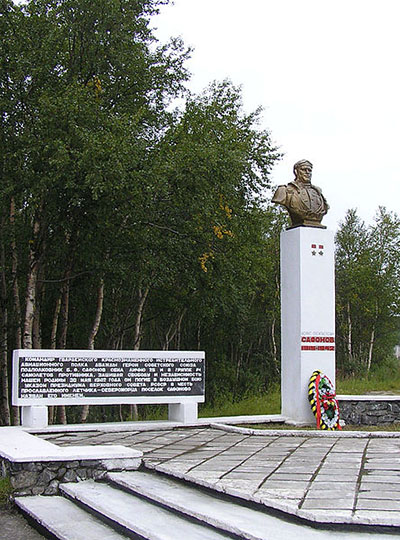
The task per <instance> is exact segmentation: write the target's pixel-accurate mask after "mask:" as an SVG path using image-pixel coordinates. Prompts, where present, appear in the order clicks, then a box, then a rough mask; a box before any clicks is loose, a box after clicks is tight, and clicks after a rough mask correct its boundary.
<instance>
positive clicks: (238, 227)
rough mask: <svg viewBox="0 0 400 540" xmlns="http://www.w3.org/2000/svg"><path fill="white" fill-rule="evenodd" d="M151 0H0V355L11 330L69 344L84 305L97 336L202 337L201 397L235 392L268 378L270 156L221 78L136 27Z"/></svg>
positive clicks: (251, 117)
mask: <svg viewBox="0 0 400 540" xmlns="http://www.w3.org/2000/svg"><path fill="white" fill-rule="evenodd" d="M166 3H168V0H118V1H117V0H112V1H110V0H99V1H98V2H95V3H93V2H89V1H87V0H35V1H33V0H31V1H28V2H25V3H23V4H21V5H15V4H13V3H12V2H7V1H6V2H3V3H2V6H1V13H0V15H1V16H0V27H1V28H0V29H1V30H2V37H3V39H2V43H1V44H0V103H1V107H2V108H1V110H2V114H1V116H0V122H1V128H2V129H1V130H0V150H1V152H0V174H1V180H2V181H1V184H0V185H1V187H0V205H1V209H2V216H3V221H2V235H3V236H2V237H1V242H2V246H1V247H2V249H3V250H4V255H5V261H6V265H5V266H4V268H2V278H3V279H2V283H3V285H4V287H3V296H4V301H3V306H2V307H3V311H2V313H3V318H2V320H1V321H0V322H1V324H0V330H1V331H4V336H5V337H3V338H2V339H3V340H4V342H6V341H7V343H8V351H7V353H8V358H10V355H11V350H12V348H13V347H14V343H18V340H19V338H18V335H19V333H20V332H22V336H23V341H24V344H25V345H24V346H27V347H31V346H33V347H44V348H49V347H58V348H65V347H66V348H85V347H87V346H89V342H90V339H89V337H90V336H92V335H93V328H94V327H95V326H96V325H95V320H96V316H97V315H98V314H100V319H99V326H98V328H96V329H95V336H94V337H95V346H96V348H103V349H134V348H135V349H138V348H147V349H168V348H169V349H184V350H185V349H189V350H191V349H194V350H197V349H204V350H205V351H206V356H207V360H208V362H207V396H208V399H209V401H210V402H212V401H215V400H218V399H219V398H220V396H221V394H223V393H224V394H225V395H227V396H233V397H234V399H235V400H238V399H240V397H241V396H243V395H246V394H248V393H251V392H264V391H265V390H266V389H267V388H268V387H269V385H270V384H271V383H272V382H273V381H275V380H276V379H277V376H278V372H279V366H278V361H277V358H278V354H279V350H278V349H279V336H278V333H279V287H278V279H277V274H278V266H279V263H278V260H279V255H278V251H277V242H278V237H279V232H280V229H281V227H282V224H283V221H282V219H281V215H280V214H279V213H276V211H275V210H271V209H269V208H268V206H267V205H266V204H265V202H266V197H267V194H268V191H267V189H268V186H269V174H270V171H271V169H272V166H273V164H274V162H275V161H276V160H277V159H279V157H280V156H279V154H278V152H277V151H276V149H275V148H274V146H273V144H272V142H271V138H270V134H269V133H268V132H267V131H265V130H262V129H260V128H259V125H258V124H259V120H260V114H261V111H259V110H257V111H255V112H254V113H252V114H247V113H245V112H244V110H243V107H242V98H241V92H240V90H239V89H238V88H237V87H235V86H234V85H233V84H232V83H230V82H229V81H223V82H215V83H213V84H211V85H210V86H209V88H207V89H206V90H205V91H204V92H203V93H202V94H201V95H199V96H196V95H190V94H189V93H188V92H187V91H186V89H185V82H186V81H187V79H188V76H189V75H188V72H187V70H186V67H185V62H186V60H187V58H188V56H189V54H190V50H188V49H186V48H185V46H184V45H183V43H182V42H181V41H180V40H179V39H172V40H171V41H170V42H169V43H167V44H160V43H158V42H157V41H156V40H155V38H154V36H153V34H152V31H151V27H150V18H151V16H152V15H153V14H155V13H157V10H158V8H159V6H160V5H162V4H166ZM179 96H180V97H184V98H185V101H184V102H183V105H182V107H181V109H179V110H173V109H172V108H171V106H170V105H171V103H172V101H173V100H174V99H175V98H176V97H179ZM11 207H14V208H15V213H14V214H13V216H12V219H9V216H10V208H11ZM271 272H272V274H271ZM271 275H273V279H272V280H271ZM100 292H101V293H102V294H103V295H104V302H103V303H102V302H101V301H100V300H98V299H99V298H100V296H101V295H100V296H99V293H100ZM266 313H267V319H268V320H267V324H265V320H264V319H265V314H266ZM7 321H8V322H7ZM92 337H93V336H92ZM147 412H148V411H146V410H145V409H143V410H142V411H141V414H142V416H144V415H145V414H147ZM91 414H92V419H93V420H102V421H104V420H106V419H110V418H116V419H118V418H122V419H125V418H127V417H128V416H129V415H130V414H131V411H130V409H127V408H124V407H123V408H118V407H114V408H113V407H111V408H107V409H106V408H99V409H95V408H92V412H91ZM149 414H153V413H152V412H151V411H150V413H149ZM155 414H158V412H157V411H156V412H155ZM160 414H164V412H160ZM68 416H69V420H71V421H78V420H79V408H71V409H70V410H69V412H68Z"/></svg>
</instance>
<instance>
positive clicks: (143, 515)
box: [60, 480, 232, 540]
mask: <svg viewBox="0 0 400 540" xmlns="http://www.w3.org/2000/svg"><path fill="white" fill-rule="evenodd" d="M60 490H61V492H62V493H63V495H65V496H66V497H68V498H69V499H70V500H73V501H74V502H77V503H78V504H79V505H81V506H83V507H85V508H87V509H89V510H90V511H91V512H95V513H96V514H97V515H99V516H102V517H103V518H105V519H106V520H108V522H112V523H114V524H117V525H118V526H119V527H120V528H121V527H122V530H124V531H125V532H126V534H128V535H132V534H133V535H138V536H140V537H142V538H146V539H148V540H177V539H178V538H180V539H182V540H186V539H187V540H222V539H226V538H232V536H231V535H230V534H224V533H220V532H218V531H216V530H213V529H211V528H210V527H208V526H205V525H201V524H198V523H194V522H191V521H189V520H187V519H184V518H182V517H181V516H179V515H177V514H175V513H174V512H171V511H169V510H167V509H164V508H161V507H159V506H158V505H156V504H152V503H151V502H149V501H147V500H144V499H142V498H139V497H136V496H134V495H133V494H130V493H126V492H125V491H123V490H120V489H118V488H115V487H111V486H109V485H107V484H104V483H100V482H94V481H93V480H87V481H85V482H79V483H69V484H61V485H60ZM100 538H102V537H100Z"/></svg>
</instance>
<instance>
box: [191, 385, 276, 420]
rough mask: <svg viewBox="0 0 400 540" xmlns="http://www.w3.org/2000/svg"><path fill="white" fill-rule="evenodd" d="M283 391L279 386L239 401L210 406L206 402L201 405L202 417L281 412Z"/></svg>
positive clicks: (200, 413) (200, 412) (200, 414)
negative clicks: (261, 394) (265, 392)
mask: <svg viewBox="0 0 400 540" xmlns="http://www.w3.org/2000/svg"><path fill="white" fill-rule="evenodd" d="M280 411H281V392H280V389H279V388H278V387H276V388H274V389H272V390H271V391H270V392H269V393H268V394H265V395H263V396H249V397H247V398H245V399H242V400H240V401H237V402H224V403H219V404H218V405H214V406H210V405H207V403H205V404H204V405H200V407H199V416H200V417H201V418H213V417H215V416H242V415H254V414H280Z"/></svg>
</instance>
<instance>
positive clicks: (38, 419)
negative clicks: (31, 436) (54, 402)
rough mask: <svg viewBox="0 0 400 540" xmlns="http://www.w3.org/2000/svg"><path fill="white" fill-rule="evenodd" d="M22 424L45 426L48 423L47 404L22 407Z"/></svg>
mask: <svg viewBox="0 0 400 540" xmlns="http://www.w3.org/2000/svg"><path fill="white" fill-rule="evenodd" d="M21 424H22V426H23V427H28V428H39V429H40V428H45V427H47V425H48V410H47V407H45V406H40V407H39V406H32V407H21Z"/></svg>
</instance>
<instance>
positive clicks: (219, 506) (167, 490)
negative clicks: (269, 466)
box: [108, 471, 321, 540]
mask: <svg viewBox="0 0 400 540" xmlns="http://www.w3.org/2000/svg"><path fill="white" fill-rule="evenodd" d="M108 478H109V479H110V481H111V482H112V484H114V485H118V486H121V487H122V488H123V489H125V490H128V491H129V492H131V493H134V494H138V495H140V496H142V497H146V498H147V499H151V500H153V501H156V502H157V503H159V504H161V505H163V506H164V507H167V508H170V509H171V510H174V511H176V512H178V513H180V514H184V515H186V516H189V517H191V518H195V519H198V520H200V521H202V522H204V523H208V524H209V525H212V526H214V527H217V528H218V529H220V530H223V531H226V532H227V533H230V534H233V535H236V536H238V537H240V538H243V539H246V540H269V539H271V540H272V539H273V540H287V538H290V536H291V535H296V534H297V535H298V534H299V531H300V534H301V532H303V535H304V536H301V538H310V539H311V538H312V539H314V538H321V535H320V531H316V530H314V529H312V528H310V527H307V526H305V527H304V528H303V531H301V526H299V525H297V524H295V523H291V522H287V521H282V520H281V519H279V518H277V517H274V516H271V515H268V514H266V513H264V512H262V511H261V510H257V509H253V508H248V507H246V506H241V505H240V504H236V503H235V502H233V501H229V500H225V499H222V498H219V497H218V496H214V495H213V494H209V493H207V492H205V491H202V490H200V489H198V488H196V487H194V486H190V485H186V484H183V483H181V482H177V481H176V480H174V479H172V478H170V477H167V476H161V475H157V474H154V473H148V472H143V471H134V472H124V473H109V475H108Z"/></svg>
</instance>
